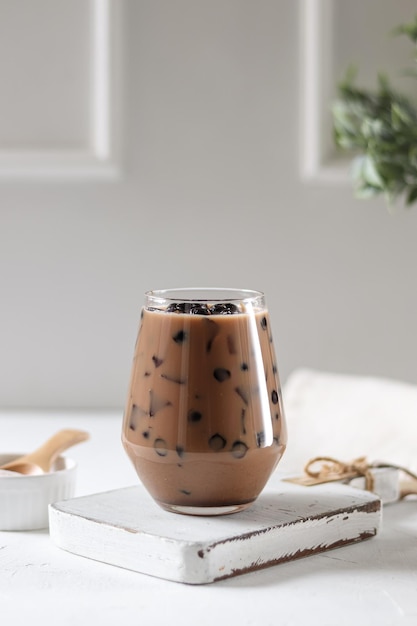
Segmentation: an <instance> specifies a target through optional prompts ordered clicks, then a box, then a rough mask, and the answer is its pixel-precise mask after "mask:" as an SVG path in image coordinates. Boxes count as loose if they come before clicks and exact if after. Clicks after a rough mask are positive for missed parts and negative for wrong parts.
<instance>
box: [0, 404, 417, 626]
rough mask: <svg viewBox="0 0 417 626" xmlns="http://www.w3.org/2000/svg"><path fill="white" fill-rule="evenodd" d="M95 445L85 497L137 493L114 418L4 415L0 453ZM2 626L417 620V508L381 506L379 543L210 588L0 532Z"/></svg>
mask: <svg viewBox="0 0 417 626" xmlns="http://www.w3.org/2000/svg"><path fill="white" fill-rule="evenodd" d="M68 427H74V428H81V429H84V430H87V431H89V432H90V434H91V440H90V441H88V442H86V443H82V444H80V445H78V446H76V447H74V448H73V449H72V450H71V451H68V453H67V455H68V456H71V457H72V458H74V459H76V460H77V461H78V463H79V471H78V486H77V492H76V495H85V494H89V493H96V492H100V491H107V490H110V489H116V488H119V487H125V486H130V485H134V484H137V482H138V479H137V478H136V474H135V472H134V470H133V468H132V467H131V465H130V462H129V460H128V459H127V457H126V456H125V453H124V451H123V449H122V446H121V443H120V427H121V414H119V413H116V412H104V411H103V412H98V411H96V412H86V411H84V412H82V411H80V412H64V411H57V412H51V413H46V412H43V413H40V412H31V413H29V412H7V411H3V412H2V413H1V414H0V451H1V452H14V451H20V450H28V449H32V448H35V447H37V446H38V445H39V444H41V443H42V442H43V441H44V440H45V439H47V438H48V437H49V436H50V435H51V434H53V433H54V432H55V431H57V430H59V429H61V428H68ZM0 612H1V621H2V623H4V624H10V625H11V626H20V625H22V626H23V624H24V625H25V626H27V624H28V623H31V624H32V625H33V626H37V625H42V626H45V625H49V624H56V623H57V624H60V626H66V625H68V626H69V625H71V626H73V625H75V624H77V626H78V625H84V624H88V625H90V624H92V623H99V624H100V626H106V625H107V624H108V625H109V626H110V625H112V626H113V625H114V624H121V623H122V620H123V623H125V624H143V625H145V626H153V625H155V626H159V625H161V626H166V625H167V624H171V625H173V626H176V625H177V624H178V625H181V626H196V625H198V626H205V625H207V626H208V625H210V626H212V625H213V624H215V626H223V625H228V626H229V625H232V624H233V626H234V625H235V624H236V625H239V626H240V625H242V626H258V625H259V626H277V625H278V624H279V626H285V625H291V626H298V625H300V626H301V625H302V626H304V625H305V624H308V625H309V626H315V625H317V626H327V625H329V626H345V625H346V626H348V625H349V626H351V624H356V625H357V626H362V625H363V626H365V625H367V624H369V623H378V625H379V626H391V625H396V624H398V625H404V624H413V625H415V624H416V623H417V502H416V501H415V500H409V501H404V502H401V503H397V504H392V505H389V506H386V507H385V508H384V520H383V528H382V531H381V532H380V533H379V535H378V536H377V537H376V538H373V539H371V540H368V541H365V542H361V543H359V544H355V545H351V546H348V547H344V548H340V549H338V550H333V551H330V552H326V553H322V554H320V555H316V556H311V557H307V558H304V559H299V560H298V561H293V562H289V563H285V564H281V565H278V566H275V567H271V568H268V569H265V570H261V571H257V572H253V573H250V574H246V575H242V576H238V577H236V578H230V579H227V580H224V581H220V582H217V583H213V584H210V585H203V586H190V585H183V584H180V583H174V582H168V581H165V580H161V579H158V578H153V577H150V576H146V575H143V574H138V573H135V572H131V571H128V570H124V569H120V568H117V567H113V566H110V565H106V564H104V563H99V562H95V561H92V560H89V559H85V558H82V557H78V556H76V555H74V554H70V553H67V552H65V551H63V550H60V549H59V548H58V547H56V546H55V545H54V544H53V543H52V542H51V540H50V538H49V534H48V531H47V530H44V531H35V532H0Z"/></svg>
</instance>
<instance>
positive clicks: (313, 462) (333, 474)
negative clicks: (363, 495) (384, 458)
mask: <svg viewBox="0 0 417 626" xmlns="http://www.w3.org/2000/svg"><path fill="white" fill-rule="evenodd" d="M376 468H392V469H396V470H399V471H401V472H403V473H404V474H406V475H407V476H408V477H409V478H412V479H413V480H415V481H416V483H417V474H415V473H414V472H412V471H411V470H409V469H407V468H406V467H402V466H401V465H396V464H395V463H379V462H376V463H368V461H367V460H366V457H364V456H361V457H358V458H357V459H354V460H353V461H350V462H348V463H346V462H344V461H340V460H339V459H335V458H333V457H331V456H316V457H314V458H313V459H310V460H309V461H308V462H307V464H306V466H305V467H304V472H305V473H306V474H307V476H310V478H313V479H317V480H319V481H321V482H327V481H332V480H337V479H343V478H356V477H359V476H363V477H364V479H365V489H367V490H368V491H373V489H374V477H373V474H372V470H373V469H376ZM410 493H417V484H416V488H415V490H411V491H410V490H409V489H408V490H406V491H404V492H402V497H404V496H405V495H408V494H410Z"/></svg>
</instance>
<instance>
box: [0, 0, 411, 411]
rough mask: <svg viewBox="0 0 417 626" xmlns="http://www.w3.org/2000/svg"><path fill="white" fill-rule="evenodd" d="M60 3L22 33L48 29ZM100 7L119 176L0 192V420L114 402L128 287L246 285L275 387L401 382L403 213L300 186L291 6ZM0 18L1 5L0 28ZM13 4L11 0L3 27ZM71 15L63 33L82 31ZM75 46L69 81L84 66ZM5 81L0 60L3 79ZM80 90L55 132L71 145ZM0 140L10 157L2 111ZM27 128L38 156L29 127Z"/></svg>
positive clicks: (185, 3) (120, 392)
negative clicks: (330, 378)
mask: <svg viewBox="0 0 417 626" xmlns="http://www.w3.org/2000/svg"><path fill="white" fill-rule="evenodd" d="M72 1H73V0H60V1H59V2H58V3H57V4H54V7H55V8H54V10H56V11H61V10H62V11H63V13H62V14H60V15H61V21H60V19H59V15H58V16H55V20H54V21H52V22H51V20H49V21H48V20H44V22H43V26H42V22H41V20H40V18H39V19H38V20H37V24H38V26H39V28H45V29H47V30H48V29H49V31H48V32H49V33H50V32H51V31H50V29H52V31H53V30H54V29H59V28H61V29H63V32H64V31H65V28H68V22H67V21H66V20H65V19H64V15H65V13H64V11H65V7H67V8H66V10H68V3H69V2H72ZM366 1H367V2H368V3H373V4H378V5H379V4H380V0H366ZM38 2H39V6H38V9H39V11H41V10H44V11H45V14H44V17H45V16H47V15H49V13H48V11H51V6H52V5H51V6H49V5H48V2H47V1H46V0H42V1H41V0H38ZM119 2H120V5H124V14H125V15H124V35H123V41H122V43H123V45H122V52H123V58H124V60H123V94H122V95H123V99H122V106H121V109H120V115H121V119H122V122H123V145H124V153H123V161H122V166H123V167H122V171H123V176H122V178H121V180H119V181H113V180H103V181H97V180H95V179H89V178H88V177H87V179H85V180H73V181H66V182H65V181H64V182H62V180H61V181H59V180H55V181H54V180H49V179H48V176H47V175H46V176H44V178H43V179H40V180H32V181H27V180H25V179H20V180H18V179H15V180H8V179H7V178H6V179H4V177H3V179H2V180H0V287H1V292H0V298H1V300H0V314H1V322H2V323H1V326H0V406H9V407H13V406H39V407H53V406H62V407H67V406H68V407H73V406H85V407H88V406H100V407H103V406H106V407H121V406H122V405H123V403H124V396H125V392H126V389H127V383H128V378H129V373H130V361H131V356H132V351H133V345H134V342H135V336H136V330H137V322H138V318H139V310H140V306H141V302H142V293H143V292H144V290H146V289H150V288H162V287H172V286H186V285H189V286H196V285H200V286H208V285H214V286H238V287H248V288H257V289H261V290H264V291H265V292H266V294H267V300H268V302H269V308H270V310H271V315H272V319H273V325H274V334H275V341H276V344H277V352H278V358H279V365H280V372H281V378H282V379H284V380H285V378H286V377H287V375H288V374H289V373H290V372H291V371H292V370H293V369H294V368H296V367H298V366H310V367H315V368H320V369H325V370H333V371H338V372H342V371H343V372H352V373H357V374H372V375H381V376H389V377H394V378H399V379H404V380H410V381H414V382H417V338H416V330H415V329H416V323H415V320H416V312H417V292H416V289H415V277H416V271H417V270H416V261H417V250H416V245H415V241H416V232H417V230H416V229H417V208H415V209H414V210H410V211H408V212H402V211H401V212H399V213H398V214H396V215H395V216H392V215H390V214H389V213H388V212H387V210H386V208H385V206H384V204H383V202H382V200H375V201H368V202H366V203H361V202H358V201H356V200H354V199H353V197H352V191H351V188H350V186H349V184H347V183H345V184H344V183H341V184H331V185H329V184H327V183H324V182H320V181H314V180H313V181H309V182H306V181H303V180H301V177H300V173H299V172H300V156H301V155H300V150H299V145H300V137H299V113H300V106H299V105H300V103H299V100H300V98H299V95H300V93H301V92H300V58H299V41H298V32H299V25H300V23H299V20H300V13H299V5H298V3H297V2H295V1H294V0H279V1H278V0H256V2H255V1H254V0H211V1H210V2H207V1H205V0H175V1H172V0H130V1H126V2H123V0H119ZM16 4H17V3H16ZM16 4H15V3H14V2H12V0H0V22H1V20H3V19H4V20H7V19H8V16H10V11H12V9H11V6H12V5H13V6H14V7H15V6H16ZM49 4H50V3H49ZM30 5H31V0H19V11H20V12H21V16H22V19H23V16H24V15H25V12H26V11H27V10H28V7H29V6H30ZM120 5H119V6H120ZM72 6H75V5H72ZM76 6H77V8H76V9H74V10H73V13H72V14H71V15H72V17H71V19H72V20H73V23H72V28H73V29H74V31H76V30H77V28H76V24H77V20H80V24H84V27H85V23H87V24H88V23H89V22H88V20H89V19H90V14H89V13H88V12H86V13H83V10H85V9H86V7H87V3H86V2H84V4H83V3H81V4H80V3H78V4H77V5H76ZM42 7H43V9H42ZM14 10H15V9H14ZM39 15H41V14H40V13H38V17H39ZM15 23H16V20H15ZM81 30H82V29H81ZM19 32H20V31H19V28H17V33H16V39H15V40H14V41H16V42H19V39H18V36H19ZM82 32H84V31H82ZM25 33H26V37H25V38H24V40H25V45H27V46H30V45H31V39H30V37H31V35H30V31H29V32H28V31H27V29H26V30H25ZM75 35H76V32H74V38H73V39H70V38H67V39H68V40H67V42H66V45H68V46H70V45H72V46H73V50H72V54H73V56H72V57H71V59H72V60H73V63H74V66H73V68H72V70H71V71H73V72H76V71H77V67H78V68H79V71H80V72H83V71H84V69H85V64H88V62H89V58H88V53H87V52H86V50H88V47H87V48H86V46H85V45H83V46H77V44H76V42H77V39H76V36H75ZM381 35H384V33H380V32H379V30H378V29H377V24H376V25H375V34H374V36H376V37H378V38H379V37H380V36H381ZM33 37H35V35H33ZM11 41H13V40H11ZM61 41H62V39H61V38H58V39H57V42H58V43H57V44H56V45H57V46H58V47H59V45H60V43H59V42H61ZM11 45H12V44H11ZM51 45H52V44H51ZM86 57H87V58H86ZM48 58H49V59H51V55H48V54H45V55H44V59H46V60H47V59H48ZM77 64H78V65H77ZM37 67H38V70H39V66H37ZM74 68H75V69H74ZM82 68H84V69H82ZM70 69H71V68H70ZM35 70H36V68H35ZM35 70H34V71H35ZM42 70H44V68H42ZM13 71H14V65H13V62H12V60H10V63H9V64H4V63H2V64H1V66H0V80H2V82H3V85H4V84H6V83H7V81H9V83H10V76H8V72H13ZM22 71H23V70H22ZM39 71H40V70H39ZM45 71H46V70H45ZM68 71H69V70H68ZM29 78H30V80H29ZM82 78H83V76H81V75H80V76H79V77H78V79H76V78H73V80H74V85H76V86H77V88H78V89H81V90H82V89H84V90H85V91H84V92H82V93H81V96H82V97H81V100H80V97H79V94H78V93H77V94H75V95H74V111H75V112H74V118H73V120H72V121H73V123H74V130H73V132H74V135H73V137H74V141H75V142H76V143H77V142H78V144H79V145H81V144H83V141H84V140H85V145H86V146H87V147H88V146H89V136H88V135H86V133H87V131H86V130H85V129H86V128H87V130H88V123H87V124H84V126H83V124H82V123H79V115H80V110H81V111H84V115H85V119H86V120H87V122H90V123H91V120H90V118H89V117H88V116H89V114H90V110H91V107H90V108H89V102H90V101H89V98H90V92H89V91H88V88H87V87H88V86H84V87H83V86H82V85H83V84H84V83H83V81H82ZM6 79H7V80H6ZM26 79H27V80H28V81H29V83H30V85H31V87H30V90H29V94H28V93H27V92H26V97H28V98H32V97H33V98H35V95H36V92H37V89H36V85H35V86H34V85H33V83H34V79H33V75H32V76H31V77H29V76H25V75H24V74H23V76H22V80H23V81H25V80H26ZM54 80H56V81H59V80H62V88H64V85H65V84H67V81H68V80H71V76H70V74H69V75H68V74H67V75H66V76H63V77H62V76H61V78H60V75H59V74H58V75H55V79H54ZM39 84H41V83H39ZM46 84H47V83H46ZM24 91H25V90H23V92H24ZM0 93H1V91H0ZM42 93H44V96H45V97H46V95H45V93H46V92H42ZM59 93H61V92H59ZM3 95H4V93H3ZM41 95H42V94H41ZM113 95H117V94H113ZM11 97H14V96H13V94H10V93H8V94H7V98H9V99H10V98H11ZM16 97H18V96H17V95H16ZM39 97H41V96H39V94H37V95H36V98H37V100H38V101H39ZM69 97H70V96H69ZM116 100H117V98H116ZM1 102H2V101H1V99H0V113H1V109H2V104H1ZM80 102H81V104H80ZM83 103H84V109H83V108H82V107H83ZM8 106H9V107H10V100H9V105H8ZM61 106H64V105H62V103H60V99H59V97H57V100H56V108H55V107H54V106H52V107H50V112H49V115H48V116H47V117H46V118H45V119H46V122H45V123H46V124H47V123H48V120H49V119H50V123H51V126H50V127H48V128H49V130H47V131H45V133H46V132H50V128H55V127H56V126H57V124H58V122H59V121H60V119H61V116H60V107H61ZM64 109H65V111H64V112H65V115H64V114H63V115H62V120H61V121H62V124H64V121H63V120H65V117H66V116H68V115H69V113H70V112H68V108H67V107H66V106H65V107H64ZM11 117H13V116H11ZM16 119H17V121H16ZM77 120H78V122H77ZM26 121H27V120H26ZM3 122H4V120H3ZM76 122H77V123H76ZM13 124H14V125H15V126H13ZM6 126H7V125H6ZM6 126H5V128H6ZM1 128H2V126H1V124H0V130H1ZM7 128H8V133H9V136H11V137H12V138H13V137H16V138H17V139H18V140H19V142H20V143H19V146H20V147H21V145H24V138H23V140H22V138H21V136H20V135H19V132H18V131H19V125H18V117H17V118H16V116H15V117H14V118H13V120H12V121H11V127H7ZM31 128H32V129H35V131H36V132H38V135H36V136H35V139H34V140H33V139H31V141H34V142H35V144H36V142H38V144H39V146H41V147H43V143H42V134H41V131H39V128H38V127H37V126H36V119H35V117H34V120H33V127H31ZM71 129H72V127H71V125H70V124H68V125H67V123H66V122H65V125H64V126H63V128H62V129H61V130H62V131H64V130H65V131H67V130H68V132H69V131H71ZM13 131H16V133H15V135H13ZM27 132H28V136H29V131H27ZM30 132H32V131H30ZM71 132H72V131H71ZM39 133H40V134H39ZM83 133H84V135H83ZM64 135H65V133H64ZM64 135H58V138H59V141H61V144H62V145H63V143H64V141H65V146H64V147H66V146H67V144H70V143H71V142H70V141H69V140H68V141H67V140H66V139H62V137H63V136H64ZM0 137H1V133H0ZM80 137H81V139H80ZM17 139H16V141H17ZM22 141H23V144H22ZM28 141H29V140H28ZM17 143H18V142H17ZM78 144H77V145H78ZM39 146H38V147H39ZM2 147H3V148H4V147H7V146H4V145H3V146H2ZM26 147H27V146H25V145H24V148H26ZM84 147H85V146H84ZM6 156H7V155H6ZM9 156H10V155H9ZM0 175H1V172H0Z"/></svg>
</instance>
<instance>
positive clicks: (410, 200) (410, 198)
mask: <svg viewBox="0 0 417 626" xmlns="http://www.w3.org/2000/svg"><path fill="white" fill-rule="evenodd" d="M416 200H417V186H416V187H411V189H409V191H408V193H407V198H406V204H407V206H410V205H411V204H414V202H416Z"/></svg>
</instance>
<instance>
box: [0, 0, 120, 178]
mask: <svg viewBox="0 0 417 626" xmlns="http://www.w3.org/2000/svg"><path fill="white" fill-rule="evenodd" d="M122 4H123V0H71V1H69V0H36V2H33V1H32V0H0V84H1V92H0V93H1V95H0V106H1V116H0V179H3V181H4V180H10V179H16V178H17V179H22V180H24V179H36V178H41V179H43V180H48V179H49V180H52V181H54V180H56V179H57V178H59V179H73V180H76V179H77V178H79V179H82V180H85V179H86V178H89V177H103V178H108V177H114V176H115V175H117V173H118V170H119V167H120V163H119V162H118V160H119V156H120V131H119V127H120V120H118V113H117V108H118V99H119V98H120V82H119V80H120V64H121V59H120V43H121V42H120V39H121V32H120V28H121V17H120V11H121V8H122Z"/></svg>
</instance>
